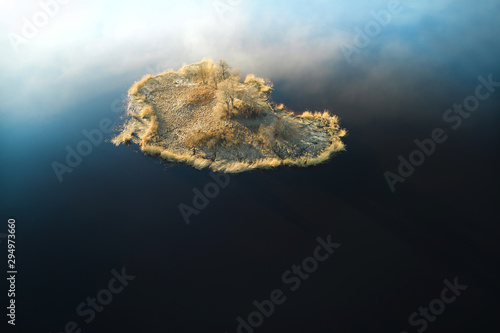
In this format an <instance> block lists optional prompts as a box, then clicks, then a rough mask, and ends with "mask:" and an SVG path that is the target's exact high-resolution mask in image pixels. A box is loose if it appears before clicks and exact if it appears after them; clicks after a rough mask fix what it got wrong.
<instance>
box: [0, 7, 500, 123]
mask: <svg viewBox="0 0 500 333" xmlns="http://www.w3.org/2000/svg"><path fill="white" fill-rule="evenodd" d="M52 2H53V1H47V0H46V1H45V2H44V1H41V2H40V1H28V0H26V1H22V2H19V1H13V0H11V1H8V0H7V1H6V0H2V1H1V2H0V15H1V19H0V21H1V26H0V29H1V30H0V45H1V46H0V47H1V50H2V52H0V73H1V78H0V95H1V99H0V110H1V111H0V112H1V113H2V116H4V114H5V113H7V114H10V115H13V114H15V117H18V116H29V117H43V116H45V115H48V114H53V113H60V112H65V111H66V110H67V109H68V108H70V107H71V106H72V105H75V104H78V103H81V102H83V101H85V100H88V99H90V98H92V97H93V96H99V95H100V94H104V93H106V92H112V91H116V90H123V91H125V90H126V88H127V87H128V86H130V84H131V83H132V82H133V81H135V80H137V79H138V78H140V76H142V75H143V74H145V73H148V72H150V73H151V72H152V73H155V72H161V71H162V70H165V69H168V68H173V69H178V68H179V67H180V66H181V65H182V64H183V63H191V62H195V61H199V60H201V58H203V57H211V58H213V59H217V58H224V59H226V60H227V61H228V62H229V63H231V64H233V65H234V66H235V67H238V68H240V69H241V70H242V73H243V74H245V73H255V74H256V75H258V76H263V77H267V78H270V79H271V80H272V81H273V82H275V84H279V85H280V86H279V88H280V89H281V90H282V91H287V89H288V90H292V91H301V92H302V93H303V96H301V97H302V100H303V101H304V103H307V101H308V100H309V101H311V100H315V101H317V102H318V101H319V102H318V103H316V104H318V106H321V107H322V106H324V105H323V104H325V103H323V104H322V103H320V99H321V98H325V96H329V97H331V98H332V99H333V100H337V101H339V105H331V106H328V105H325V107H328V108H333V109H335V108H336V107H339V106H342V105H345V104H346V103H350V102H351V101H355V100H356V101H357V102H358V103H359V106H360V108H361V109H362V111H360V112H362V113H363V115H364V116H367V117H370V112H369V108H370V106H373V103H375V102H376V101H377V99H378V98H384V99H386V98H392V99H394V100H395V101H396V102H397V101H398V100H400V99H406V100H411V99H416V98H419V96H421V95H423V94H425V93H432V85H440V86H441V87H442V86H443V85H449V86H450V88H452V87H453V84H454V82H455V81H456V78H457V76H459V77H460V76H461V77H463V78H464V79H466V80H470V81H471V89H472V88H473V84H474V80H475V78H476V77H477V75H479V74H482V75H486V74H488V73H495V72H496V73H499V67H500V66H499V61H498V59H500V52H499V48H498V44H499V39H498V33H495V31H496V32H499V31H500V21H499V20H498V17H500V2H498V1H480V2H472V1H466V0H460V1H451V0H435V1H402V2H401V9H400V11H399V13H398V14H393V15H391V18H390V19H389V22H388V23H387V24H386V26H383V25H380V24H379V28H380V31H379V32H377V31H375V33H374V37H373V38H370V41H369V44H368V45H367V46H366V47H363V48H358V51H359V53H354V54H353V55H352V57H351V59H350V60H351V61H350V62H348V61H347V57H346V56H345V50H346V47H351V50H352V46H353V45H355V37H356V32H355V28H356V27H359V28H360V29H365V28H366V27H367V24H369V22H370V21H373V20H374V17H373V16H372V15H373V14H372V11H375V12H379V11H381V10H387V8H388V6H390V3H391V1H388V0H380V1H372V0H370V1H367V0H363V1H301V2H299V1H284V0H283V1H254V0H252V1H250V0H242V1H234V0H233V1H227V0H221V1H212V0H210V1H175V2H174V1H145V2H139V1H130V0H125V1H124V0H120V1H106V2H103V1H83V0H80V1H68V3H67V4H60V3H59V2H57V3H58V4H59V5H58V7H59V8H56V9H54V7H53V6H52V7H51V6H49V5H47V6H49V11H53V17H49V18H48V20H46V21H45V22H44V18H46V17H47V15H45V14H40V13H41V12H42V10H43V9H42V7H41V5H40V3H47V4H50V3H52ZM61 2H63V1H62V0H61ZM42 13H43V12H42ZM36 19H38V24H39V25H40V27H39V28H37V30H38V31H33V29H30V28H26V25H27V23H26V20H28V21H29V22H31V23H33V22H34V20H36ZM35 23H36V22H35ZM44 24H45V25H44ZM28 25H29V24H28ZM35 27H36V26H35ZM26 34H28V37H29V38H26V39H25V40H21V39H20V38H19V37H23V36H25V35H26ZM358 45H359V44H358ZM343 48H344V51H343ZM16 49H17V51H16ZM492 52H495V53H494V54H493V53H492ZM395 78H397V79H395ZM422 87H423V88H422ZM382 88H383V96H373V94H380V93H379V91H380V89H382ZM417 88H418V89H417ZM422 89H424V90H425V89H429V91H428V92H425V91H424V92H423V91H422ZM418 90H420V91H418ZM464 93H465V92H464ZM363 99H366V100H367V101H369V102H367V105H363V101H362V100H363ZM284 102H285V103H286V102H287V101H284ZM298 105H299V106H302V105H300V103H298ZM315 106H316V105H313V106H312V107H315ZM304 107H306V105H304ZM365 107H366V109H365ZM372 116H377V115H372Z"/></svg>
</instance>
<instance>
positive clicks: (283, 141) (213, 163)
mask: <svg viewBox="0 0 500 333" xmlns="http://www.w3.org/2000/svg"><path fill="white" fill-rule="evenodd" d="M272 90H273V89H272V84H271V83H270V82H269V81H267V80H264V79H262V78H258V77H255V76H254V75H247V76H246V78H245V80H244V81H243V82H242V81H241V78H240V74H239V71H238V70H233V69H232V68H231V66H229V65H228V64H227V63H226V62H225V61H224V60H219V61H218V62H217V64H215V63H214V62H213V61H212V60H203V61H201V62H198V63H194V64H191V65H184V66H183V67H182V68H181V69H180V70H179V71H177V72H174V71H168V72H165V73H162V74H158V75H155V76H151V75H146V76H144V77H143V78H142V79H141V80H140V81H138V82H136V83H134V85H132V87H131V88H130V89H129V91H128V97H129V102H128V107H127V119H126V121H125V123H124V124H123V126H122V128H121V131H120V133H119V134H118V135H117V136H116V137H115V138H113V140H112V142H113V143H114V144H115V145H119V144H121V143H125V144H127V145H128V144H130V143H136V144H139V145H140V148H141V150H142V151H143V152H144V153H145V154H148V155H151V156H159V157H161V158H163V159H164V160H166V161H169V162H180V163H187V164H189V165H191V166H193V167H195V168H198V169H202V168H206V167H209V168H211V169H212V170H213V171H221V172H242V171H246V170H252V169H256V168H262V169H269V168H274V167H277V166H280V165H288V166H309V165H315V164H319V163H322V162H324V161H326V160H328V159H329V158H330V157H331V156H332V155H334V154H335V153H336V152H338V151H341V150H343V149H344V144H343V143H342V141H341V138H342V137H343V136H344V135H345V134H346V131H345V130H344V129H341V128H340V127H339V124H338V117H337V116H332V115H330V114H329V113H328V112H327V111H324V112H314V113H311V112H304V113H303V114H301V115H298V116H297V115H295V114H294V113H293V112H290V111H288V110H286V108H285V107H284V106H283V104H280V105H276V104H275V103H272V102H270V101H269V98H270V95H271V92H272Z"/></svg>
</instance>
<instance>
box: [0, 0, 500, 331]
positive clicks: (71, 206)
mask: <svg viewBox="0 0 500 333" xmlns="http://www.w3.org/2000/svg"><path fill="white" fill-rule="evenodd" d="M216 3H217V2H216V1H202V2H199V1H183V2H153V1H152V2H148V3H147V4H143V5H138V3H137V2H135V1H120V2H119V1H109V2H106V4H102V3H100V2H97V1H78V2H77V1H73V2H69V3H68V4H66V5H61V6H60V7H59V9H58V12H57V13H56V14H54V16H53V17H51V18H50V20H49V21H48V23H47V25H46V26H44V27H42V28H39V29H38V30H39V31H38V33H36V35H35V36H34V37H33V38H31V39H28V41H27V43H24V44H20V45H18V51H17V52H16V50H15V47H13V44H12V42H11V38H12V35H9V34H13V33H14V34H17V35H19V36H22V33H23V22H24V20H23V18H24V17H26V18H27V19H28V20H31V21H32V18H33V16H34V15H35V14H36V13H37V12H39V11H40V10H41V8H40V5H39V4H38V2H36V1H23V4H22V5H20V4H16V5H11V4H3V3H2V4H0V9H1V10H0V12H1V13H2V14H0V15H1V18H2V25H1V26H0V36H1V38H0V47H1V49H2V52H0V73H1V74H0V97H1V98H0V142H1V143H0V156H2V157H1V159H2V163H1V166H0V186H1V188H2V192H1V194H0V202H1V203H2V204H1V207H0V211H1V212H2V216H12V215H13V216H15V218H16V220H17V221H19V223H18V228H19V229H18V233H19V238H20V240H19V241H20V242H22V244H23V245H20V246H19V249H18V256H19V258H20V262H21V263H22V270H23V275H22V277H20V278H19V285H20V286H22V287H20V288H21V290H20V292H19V295H18V301H19V304H22V305H23V307H24V309H23V311H20V312H19V314H18V320H19V322H20V323H22V325H24V326H23V327H26V328H27V329H28V331H29V329H31V331H33V330H34V329H37V330H41V331H53V332H55V331H60V330H62V329H63V327H64V324H65V323H66V322H67V321H69V320H75V321H78V322H79V323H80V322H82V320H81V318H78V316H76V314H75V307H76V306H77V305H78V304H79V303H80V302H81V301H83V300H85V298H86V297H87V296H90V295H95V293H96V292H97V291H98V290H99V289H101V288H102V287H103V286H104V285H105V284H106V283H107V281H108V280H109V277H110V270H111V269H113V268H115V269H119V268H121V267H122V266H126V267H127V271H130V273H131V274H134V275H136V276H137V278H136V280H135V281H133V282H131V285H130V287H127V289H126V290H125V291H124V292H123V293H122V294H120V295H117V296H116V300H114V301H113V303H112V304H111V305H110V306H109V307H107V308H106V310H105V312H103V313H100V314H98V316H97V319H96V320H95V321H94V322H92V323H91V324H88V326H87V325H86V324H83V326H82V329H85V331H88V332H98V331H99V330H104V329H107V328H109V327H114V328H116V329H117V330H118V331H120V330H121V331H127V332H128V331H130V332H132V331H136V332H140V331H151V332H156V331H159V329H158V328H162V330H167V331H168V330H174V331H178V332H194V331H200V330H202V331H203V330H205V331H207V332H225V331H227V332H235V331H236V326H237V324H238V323H237V321H236V320H235V318H237V317H238V316H247V315H248V313H250V312H251V311H253V305H252V301H253V300H254V299H257V300H263V299H264V298H266V297H269V293H270V292H271V291H272V290H273V289H274V288H280V287H282V283H281V280H280V279H281V274H282V273H283V272H284V271H286V270H287V269H289V268H290V266H291V265H292V264H294V263H299V262H301V260H302V259H303V258H305V257H307V256H309V255H311V253H312V250H313V249H314V246H315V240H316V238H317V237H318V236H322V237H326V235H328V234H332V239H334V241H336V242H339V243H341V244H342V246H341V247H340V248H339V249H338V250H336V252H335V255H334V256H333V257H332V258H331V259H329V260H328V261H327V262H325V263H324V265H323V266H322V267H320V268H319V269H318V271H317V272H316V273H314V275H312V276H311V278H310V279H309V280H307V281H304V282H303V286H302V287H301V289H300V290H298V291H297V292H295V293H293V294H287V296H288V300H287V302H286V303H285V304H284V305H282V306H280V307H279V308H277V309H276V313H275V314H274V315H273V316H272V317H271V318H269V319H266V320H265V321H264V324H263V325H262V327H260V328H259V331H260V332H277V331H280V330H281V331H283V330H287V331H290V332H323V331H321V329H324V330H326V329H329V330H330V331H337V332H348V331H352V332H366V331H370V329H371V330H372V331H377V332H379V331H390V330H392V331H394V332H400V331H402V330H407V331H410V329H413V328H410V327H409V325H408V316H409V315H410V314H411V313H412V312H413V311H416V310H417V309H418V307H419V306H420V305H423V304H428V302H429V301H430V300H432V299H433V298H435V297H437V296H439V295H438V294H439V291H440V288H441V286H442V280H443V279H444V278H449V279H451V278H453V277H454V276H457V275H458V276H460V277H461V279H462V280H463V281H464V283H467V284H468V285H469V286H470V288H469V290H467V291H466V292H464V296H462V297H463V298H460V299H459V300H458V301H457V302H456V304H453V309H451V307H452V306H450V309H448V308H447V310H446V313H450V314H449V317H446V318H445V317H444V315H443V317H442V318H441V317H440V318H439V320H438V321H436V322H434V323H432V330H433V331H436V332H448V331H453V330H455V331H456V332H461V331H460V329H469V328H471V327H473V328H474V330H477V328H488V327H491V325H498V323H497V322H495V320H494V318H495V317H494V316H493V310H494V309H495V308H494V305H495V304H496V303H495V302H496V301H495V300H494V297H493V296H492V295H495V292H496V293H497V292H498V287H495V282H496V281H497V278H498V267H497V266H495V265H492V262H494V260H495V258H496V257H495V253H498V252H497V251H498V245H494V244H497V241H496V239H497V237H496V236H497V233H496V232H495V231H496V223H494V222H493V221H492V220H493V217H494V216H496V215H497V211H496V208H495V206H496V203H497V199H498V194H497V189H498V186H499V182H498V179H499V178H498V175H497V170H498V169H499V166H500V165H499V163H498V158H497V153H498V149H499V142H500V140H499V139H500V138H499V132H498V122H499V114H498V111H499V105H500V88H499V89H498V90H497V91H495V92H492V93H491V96H490V97H489V98H488V99H486V100H485V101H481V104H480V106H479V108H478V109H477V111H474V112H473V113H471V115H470V117H469V118H467V119H463V122H462V124H461V126H460V128H458V129H456V130H453V129H451V126H450V125H451V124H450V123H446V122H445V121H444V120H443V115H444V113H445V112H446V110H447V109H450V108H453V105H454V104H455V103H458V104H460V103H463V102H464V99H465V98H466V97H467V96H470V95H474V93H475V89H476V86H477V85H478V84H479V81H478V77H479V76H482V77H484V78H488V76H489V75H492V78H493V80H494V81H496V82H499V81H500V63H499V61H498V59H500V49H499V47H500V45H499V39H498V31H500V22H499V21H498V17H499V14H500V3H498V2H497V1H483V2H479V3H472V2H470V1H465V0H463V1H448V0H438V1H432V2H430V1H424V2H423V1H405V2H404V4H402V5H401V11H400V12H399V13H398V14H392V15H391V17H390V19H389V21H388V23H387V25H385V26H383V25H382V24H380V32H379V33H377V34H375V36H374V37H371V38H370V41H369V44H368V45H367V46H365V47H362V48H358V51H359V52H358V53H355V54H353V55H352V57H350V58H349V59H348V58H346V56H345V52H344V51H343V48H344V50H345V48H346V47H351V48H352V47H354V46H355V45H356V32H355V28H356V27H359V28H360V29H362V30H364V29H365V28H366V26H367V25H369V24H370V22H372V21H376V19H375V18H374V16H373V12H376V13H379V14H380V11H386V10H388V6H389V1H367V0H366V1H356V2H355V3H353V2H349V1H308V2H299V1H291V2H290V1H272V2H270V1H267V2H266V1H241V2H234V4H233V5H231V6H229V7H223V8H225V11H223V12H220V8H219V11H218V9H217V7H216V6H215V5H214V4H216ZM223 3H226V2H225V1H223ZM6 13H8V14H6ZM9 36H10V37H9ZM203 57H207V58H213V59H214V60H216V59H219V58H222V59H225V60H227V61H228V62H229V63H230V64H231V65H233V66H234V67H237V68H240V69H241V72H242V75H246V74H247V73H254V74H255V75H257V76H260V77H266V78H269V79H270V80H271V81H272V82H273V83H274V87H275V91H274V92H273V95H272V99H273V100H274V101H276V102H279V103H285V105H286V106H287V107H289V108H291V109H292V110H294V111H297V112H301V111H304V110H306V109H308V110H318V111H322V110H324V109H329V110H330V111H332V113H334V114H336V115H338V116H339V117H340V119H341V126H342V127H344V128H346V129H348V130H349V136H348V137H346V138H345V140H344V141H345V143H346V145H347V151H346V152H344V153H341V154H339V155H338V156H337V157H335V158H333V159H332V160H331V161H330V162H329V163H327V164H325V165H321V166H317V167H312V168H305V169H299V168H280V169H278V170H275V171H266V172H261V171H255V172H249V173H242V174H239V175H235V176H231V178H230V184H229V185H228V186H227V187H226V188H224V189H221V191H220V194H219V195H218V196H217V197H216V198H214V199H211V200H210V204H209V205H208V207H207V208H206V209H204V210H202V211H201V212H200V214H199V215H197V216H193V217H192V221H191V224H190V225H189V226H187V225H186V224H185V222H184V220H183V218H182V216H181V214H180V213H179V209H178V205H179V204H180V203H187V204H191V203H192V199H193V188H198V189H203V187H204V186H205V185H206V184H207V183H208V182H210V181H212V178H211V177H210V172H209V171H206V170H205V171H197V170H194V169H193V168H190V167H188V166H184V165H168V164H164V163H162V162H160V161H158V160H155V159H152V158H149V157H146V156H144V155H143V154H142V153H141V152H140V151H139V149H138V147H134V146H131V147H125V146H120V147H114V146H113V145H112V144H110V143H109V139H110V138H111V136H112V133H105V134H104V140H103V142H102V143H99V144H98V145H96V146H93V148H92V153H90V154H89V155H88V156H85V157H83V158H82V162H81V163H80V164H79V165H78V166H77V167H75V168H73V170H72V172H71V173H65V174H64V175H63V181H62V182H60V181H59V180H58V178H57V176H56V174H55V173H54V170H53V168H52V163H53V162H54V161H58V162H60V163H65V159H66V156H67V153H68V152H67V150H66V147H68V146H69V147H70V148H72V149H76V147H77V145H78V144H79V143H80V142H81V141H82V140H86V137H85V136H84V134H82V131H83V130H88V131H90V130H92V129H97V128H99V123H100V122H101V121H102V120H103V119H110V120H111V122H112V123H113V124H116V125H118V124H120V122H121V120H120V117H121V115H122V113H121V112H122V111H120V110H119V108H118V107H119V105H120V101H121V100H122V99H123V97H124V94H125V93H126V91H127V89H128V88H129V87H130V86H131V85H132V83H133V82H134V81H136V80H138V79H140V78H141V76H142V75H144V74H147V73H150V74H155V73H159V72H162V71H164V70H167V69H169V68H173V69H175V70H177V69H178V68H179V67H181V66H182V64H183V63H192V62H196V61H199V60H201V59H202V58H203ZM349 60H350V61H349ZM435 128H443V129H444V130H445V133H446V135H447V136H448V139H447V141H446V142H444V143H443V144H438V145H437V146H436V151H435V153H434V154H433V155H432V156H429V157H427V158H426V160H425V162H424V163H423V164H422V165H421V166H419V167H417V168H416V170H415V172H414V173H413V174H412V175H411V176H410V177H408V178H407V179H406V181H405V182H404V183H398V184H397V185H396V191H395V193H392V192H391V190H390V188H389V186H388V184H387V182H386V179H385V178H384V172H386V171H387V170H389V171H391V172H394V173H396V172H397V168H398V163H399V161H398V156H399V155H402V156H404V157H405V158H408V156H409V154H410V153H411V152H412V151H413V150H414V149H416V145H415V143H414V140H415V139H419V140H424V139H426V138H430V137H431V133H432V131H433V130H434V129H435ZM0 232H5V231H4V230H3V229H2V230H0ZM459 303H460V304H459ZM471 304H474V307H477V310H474V311H473V313H472V314H470V317H467V314H468V313H469V311H472V310H470V308H471V307H472V306H471ZM460 317H461V318H462V319H461V320H462V321H460V320H457V319H456V318H460ZM138 318H140V319H138ZM468 318H470V319H468ZM478 318H481V319H482V320H478ZM430 325H431V324H429V332H430V331H431V326H430ZM481 325H482V326H481ZM477 331H482V330H481V329H479V330H477Z"/></svg>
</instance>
